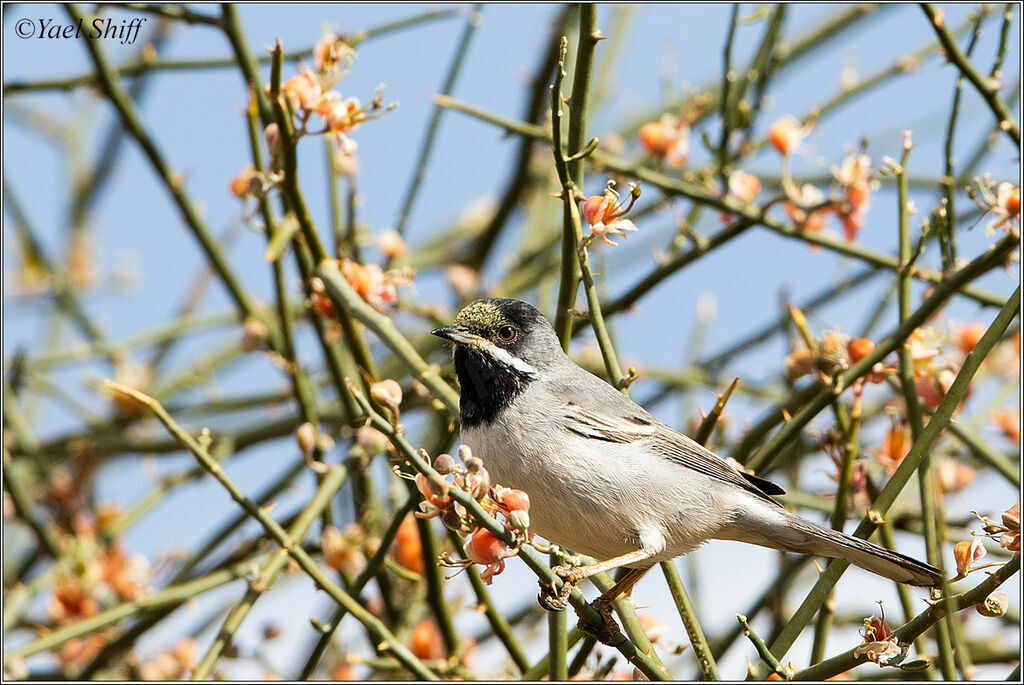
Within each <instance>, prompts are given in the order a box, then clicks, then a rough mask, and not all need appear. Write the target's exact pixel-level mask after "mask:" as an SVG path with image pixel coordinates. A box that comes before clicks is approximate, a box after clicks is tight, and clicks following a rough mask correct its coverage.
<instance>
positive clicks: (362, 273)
mask: <svg viewBox="0 0 1024 685" xmlns="http://www.w3.org/2000/svg"><path fill="white" fill-rule="evenodd" d="M341 273H342V275H343V276H344V277H345V280H347V281H348V283H349V285H351V286H352V288H353V289H354V290H355V291H356V292H357V293H358V294H359V297H361V298H363V299H364V300H366V302H367V303H368V304H370V306H372V307H373V308H374V309H376V310H378V311H384V310H385V309H386V308H387V305H390V304H393V303H394V302H395V301H396V300H397V299H398V291H397V290H396V288H395V282H394V280H393V279H392V278H390V277H389V276H388V275H387V274H385V273H384V270H383V269H381V268H380V267H379V266H377V265H376V264H365V265H364V264H359V263H358V262H353V261H352V260H350V259H343V260H342V262H341Z"/></svg>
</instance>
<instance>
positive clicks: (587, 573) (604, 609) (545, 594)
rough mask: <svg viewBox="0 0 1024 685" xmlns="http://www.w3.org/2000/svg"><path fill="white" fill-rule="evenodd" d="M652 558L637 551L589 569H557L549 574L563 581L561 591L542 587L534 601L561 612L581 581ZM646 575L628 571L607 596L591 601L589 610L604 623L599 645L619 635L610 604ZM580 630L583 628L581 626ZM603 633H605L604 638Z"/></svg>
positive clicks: (643, 570)
mask: <svg viewBox="0 0 1024 685" xmlns="http://www.w3.org/2000/svg"><path fill="white" fill-rule="evenodd" d="M652 556H654V553H653V552H649V551H647V550H643V549H638V550H636V551H633V552H629V553H627V554H622V555H620V556H617V557H612V558H611V559H607V560H605V561H601V562H598V563H596V564H590V565H589V566H574V567H571V568H566V567H564V566H559V567H557V568H554V569H552V570H553V571H554V573H555V575H556V576H558V577H559V578H561V579H562V587H561V588H560V589H559V590H558V591H557V593H556V592H553V591H552V589H551V588H550V587H549V586H547V585H544V584H543V583H542V584H541V594H540V596H539V597H538V598H537V599H538V601H539V602H540V605H541V606H542V607H544V608H545V609H547V610H548V611H562V610H563V609H565V607H566V606H568V604H569V595H571V594H572V589H573V588H574V587H576V584H577V583H579V582H580V581H581V580H584V579H586V578H590V577H591V576H595V575H597V574H598V573H604V572H605V571H611V570H613V569H616V568H619V567H622V566H628V565H631V564H636V563H639V562H643V561H646V560H648V559H650V558H651V557H652ZM646 571H647V569H635V568H634V569H630V571H629V573H627V574H626V575H625V576H624V577H623V578H622V580H620V581H619V582H617V583H615V585H614V586H612V587H611V589H609V590H608V592H605V593H604V594H603V595H601V596H600V597H598V598H597V599H596V600H594V602H593V604H591V606H592V607H593V608H594V609H595V610H596V611H597V612H598V613H599V614H600V615H601V620H602V623H603V626H602V628H603V631H602V634H600V635H597V634H595V635H594V637H596V638H597V639H600V640H601V641H602V642H607V639H608V638H610V637H611V636H612V635H614V634H615V633H616V632H618V626H616V625H615V621H614V619H612V615H611V604H612V602H614V601H615V600H616V598H618V596H619V595H621V594H622V593H623V592H626V591H627V590H629V589H630V588H632V587H633V585H634V584H635V583H636V581H638V580H639V579H640V576H642V575H643V574H644V573H645V572H646ZM580 627H581V628H583V625H582V622H581V626H580ZM587 627H588V628H589V627H590V626H589V624H587ZM588 632H593V631H588ZM603 633H607V635H605V634H603ZM602 638H605V639H602Z"/></svg>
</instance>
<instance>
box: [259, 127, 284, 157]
mask: <svg viewBox="0 0 1024 685" xmlns="http://www.w3.org/2000/svg"><path fill="white" fill-rule="evenodd" d="M263 137H264V138H265V139H266V141H267V150H269V151H270V156H271V157H279V156H280V155H281V132H280V131H279V130H278V128H277V124H268V125H267V127H266V128H265V129H263Z"/></svg>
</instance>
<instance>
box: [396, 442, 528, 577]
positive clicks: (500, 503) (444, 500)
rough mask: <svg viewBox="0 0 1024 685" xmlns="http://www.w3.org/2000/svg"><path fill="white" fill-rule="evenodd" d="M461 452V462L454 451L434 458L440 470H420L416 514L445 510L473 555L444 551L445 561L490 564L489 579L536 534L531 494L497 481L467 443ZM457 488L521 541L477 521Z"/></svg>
mask: <svg viewBox="0 0 1024 685" xmlns="http://www.w3.org/2000/svg"><path fill="white" fill-rule="evenodd" d="M459 458H460V460H461V463H460V461H457V460H456V459H455V458H454V457H452V456H451V455H449V454H441V455H438V457H437V458H436V459H435V460H434V470H435V471H436V472H437V473H435V474H432V475H431V476H429V477H428V476H425V475H423V474H422V473H418V474H416V476H415V482H416V487H417V488H418V489H419V491H420V494H422V495H423V501H422V502H420V510H419V511H418V512H416V516H418V517H420V518H433V517H435V516H440V517H441V522H442V523H444V525H445V526H446V527H448V528H450V529H451V530H454V531H456V532H457V533H459V534H460V535H462V536H463V537H466V536H470V537H469V541H468V542H467V543H466V556H467V557H468V559H455V558H453V557H451V556H445V557H443V558H442V559H441V563H442V564H444V565H446V566H458V567H465V566H468V565H469V564H480V565H482V566H484V567H486V568H485V569H484V571H483V573H481V574H480V578H481V579H482V580H483V581H484V582H485V583H487V584H490V583H491V581H492V580H493V578H494V576H496V575H498V574H499V573H501V572H502V571H504V570H505V559H507V558H509V557H511V556H515V554H516V552H517V551H518V549H519V545H521V544H522V543H524V542H526V541H528V540H529V539H530V538H531V537H532V534H531V533H530V532H529V527H530V497H529V495H527V494H526V493H525V492H523V491H522V490H516V489H514V488H505V487H502V486H500V485H496V484H492V483H491V478H490V474H488V473H487V469H486V468H484V465H483V461H481V460H480V459H479V458H478V457H474V456H473V454H472V451H471V450H470V449H469V447H468V446H466V445H463V446H462V447H460V448H459ZM452 489H458V490H462V491H463V492H466V493H468V494H469V495H470V496H472V497H473V499H475V500H476V501H477V502H479V503H480V505H481V506H482V507H483V509H484V510H485V511H486V512H487V513H488V514H490V515H491V516H494V517H496V518H498V519H499V520H501V521H503V522H504V524H505V527H506V528H507V529H508V530H510V531H512V533H513V535H514V536H515V540H516V544H514V545H512V546H510V545H508V544H507V543H506V542H505V541H504V540H502V539H501V538H500V537H498V536H497V535H495V534H494V533H492V532H491V531H489V530H488V529H486V528H484V527H483V526H478V525H477V523H476V521H475V520H474V519H473V517H472V516H471V515H470V514H469V512H467V511H466V509H465V507H463V506H462V505H461V504H459V503H458V502H457V501H456V500H455V498H453V497H452V496H451V494H450V492H451V490H452Z"/></svg>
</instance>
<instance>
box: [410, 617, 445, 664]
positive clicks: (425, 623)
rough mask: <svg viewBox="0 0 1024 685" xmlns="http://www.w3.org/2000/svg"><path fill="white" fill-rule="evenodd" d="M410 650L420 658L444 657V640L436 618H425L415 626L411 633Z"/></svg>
mask: <svg viewBox="0 0 1024 685" xmlns="http://www.w3.org/2000/svg"><path fill="white" fill-rule="evenodd" d="M409 650H410V651H411V652H412V653H413V654H414V655H416V657H417V658H419V659H443V658H444V656H445V648H444V641H443V640H442V639H441V631H439V630H438V629H437V623H436V622H435V621H434V619H432V618H425V619H423V620H422V621H420V622H419V623H417V624H416V625H415V626H413V629H412V633H410V634H409Z"/></svg>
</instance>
